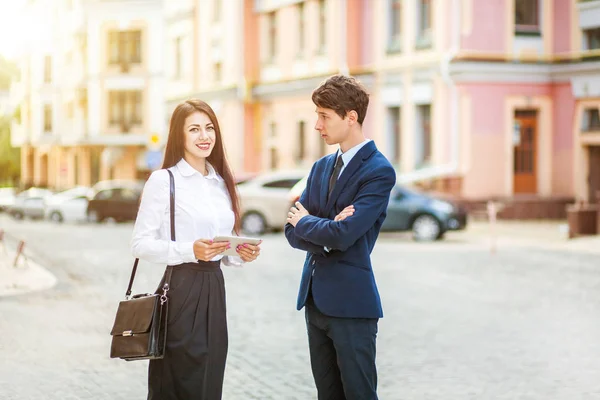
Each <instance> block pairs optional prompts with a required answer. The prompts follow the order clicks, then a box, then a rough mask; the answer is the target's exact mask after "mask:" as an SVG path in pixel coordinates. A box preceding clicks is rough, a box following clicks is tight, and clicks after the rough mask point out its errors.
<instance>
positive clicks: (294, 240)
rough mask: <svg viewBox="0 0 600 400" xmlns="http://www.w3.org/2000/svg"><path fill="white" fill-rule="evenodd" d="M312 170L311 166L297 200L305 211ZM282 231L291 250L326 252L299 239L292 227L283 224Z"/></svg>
mask: <svg viewBox="0 0 600 400" xmlns="http://www.w3.org/2000/svg"><path fill="white" fill-rule="evenodd" d="M314 169H315V167H314V166H313V168H312V169H311V171H310V174H309V175H308V179H307V180H306V189H304V191H303V192H302V195H301V196H300V200H298V201H299V202H300V203H301V204H302V205H303V206H304V207H306V208H307V209H308V205H309V204H308V199H309V191H310V187H311V183H312V176H313V172H314ZM284 230H285V237H286V238H287V241H288V243H289V244H290V246H292V247H293V248H295V249H298V250H304V251H307V252H309V253H313V254H320V255H326V252H325V249H324V248H323V246H319V245H317V244H314V243H311V242H310V241H308V240H306V239H302V238H300V237H299V236H298V235H297V234H296V230H295V228H294V226H293V225H291V224H285V228H284Z"/></svg>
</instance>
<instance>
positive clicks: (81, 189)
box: [45, 186, 90, 222]
mask: <svg viewBox="0 0 600 400" xmlns="http://www.w3.org/2000/svg"><path fill="white" fill-rule="evenodd" d="M89 193H90V188H88V187H85V186H78V187H75V188H73V189H69V190H65V191H64V192H60V193H57V194H55V195H53V196H51V197H49V198H47V199H46V207H45V217H46V218H47V219H50V220H51V221H54V222H65V221H68V222H82V221H85V220H86V219H87V207H88V194H89Z"/></svg>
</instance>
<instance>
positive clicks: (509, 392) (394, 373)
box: [0, 215, 600, 400]
mask: <svg viewBox="0 0 600 400" xmlns="http://www.w3.org/2000/svg"><path fill="white" fill-rule="evenodd" d="M0 227H1V228H4V229H5V230H6V231H7V232H8V233H9V234H11V235H13V236H16V237H19V238H24V239H26V240H27V249H28V251H29V256H30V257H31V258H33V259H34V260H36V261H37V262H38V263H39V264H40V265H43V266H45V267H46V268H47V269H48V270H50V271H51V272H52V273H53V274H54V275H55V276H56V277H57V278H58V284H57V285H56V286H54V287H53V288H52V289H49V290H46V291H43V292H36V293H31V294H28V295H21V296H11V297H0V316H1V322H0V354H1V357H0V399H2V400H4V399H19V400H21V399H36V400H37V399H49V400H58V399H61V400H66V399H110V400H114V399H127V400H130V399H143V398H145V390H146V386H145V383H146V368H147V364H146V362H132V363H127V362H123V361H120V360H111V359H109V357H108V351H109V346H110V336H109V330H110V327H111V325H112V319H113V317H114V312H115V309H116V306H117V303H118V301H119V300H121V299H122V297H123V293H124V291H125V289H126V284H127V280H128V277H129V273H130V268H131V264H132V261H133V260H132V258H131V256H130V254H129V249H128V247H129V239H130V235H131V229H132V226H131V224H118V225H106V224H103V225H87V224H85V225H54V224H51V223H49V222H31V221H24V222H17V221H12V220H10V219H8V218H7V217H6V216H4V215H0ZM466 237H467V236H461V235H460V234H455V235H448V238H447V239H448V240H446V241H443V242H438V243H433V244H431V243H429V244H416V243H413V242H411V241H410V240H408V239H407V237H406V236H405V235H384V236H383V237H382V238H381V239H380V240H379V242H378V244H377V246H376V249H375V252H374V264H375V265H376V277H377V280H378V283H379V287H380V291H381V295H382V298H383V301H384V313H385V318H383V319H382V320H381V321H380V324H379V338H378V368H379V372H380V373H379V395H380V399H382V400H401V399H402V400H403V399H436V400H437V399H439V400H454V399H456V400H462V399H483V400H489V399H494V400H495V399H498V400H501V399H502V400H504V399H523V400H526V399H527V400H529V399H543V400H547V399H564V400H574V399H598V398H600V339H599V338H600V290H599V289H600V261H599V259H598V255H597V254H591V253H589V254H586V253H578V252H572V251H571V252H566V251H555V250H552V249H542V248H533V247H532V248H528V247H527V246H510V245H508V244H506V245H504V246H502V247H500V248H499V250H498V252H497V254H495V255H491V254H490V253H489V252H488V251H487V248H486V247H487V246H486V244H485V241H481V240H479V241H477V240H474V241H473V240H470V239H465V238H466ZM507 243H508V242H507ZM263 249H264V250H263V255H262V256H261V259H260V261H258V262H256V263H254V264H250V265H248V266H246V267H244V268H224V271H225V278H226V285H227V297H228V315H229V330H230V347H229V348H230V351H229V356H228V364H227V370H226V376H225V388H224V391H225V394H224V399H225V400H238V399H240V400H246V399H261V400H265V399H275V400H281V399H286V400H287V399H298V400H309V399H315V398H316V391H315V389H314V385H313V382H312V377H311V374H310V368H309V360H308V350H307V340H306V333H305V327H304V322H303V313H301V312H297V311H296V310H295V301H296V292H297V286H298V281H299V277H300V268H301V263H302V260H303V253H301V252H299V251H295V250H292V249H290V248H289V247H288V246H287V243H286V242H285V239H284V237H283V236H282V235H281V234H273V235H268V236H265V242H264V244H263ZM162 270H163V268H162V267H161V266H156V265H151V264H146V263H142V264H141V268H140V274H139V278H138V279H137V281H136V285H135V286H136V290H135V291H137V292H140V291H150V290H153V289H154V287H155V286H156V284H157V282H158V280H159V278H160V275H161V273H162ZM1 278H2V276H1V275H0V279H1Z"/></svg>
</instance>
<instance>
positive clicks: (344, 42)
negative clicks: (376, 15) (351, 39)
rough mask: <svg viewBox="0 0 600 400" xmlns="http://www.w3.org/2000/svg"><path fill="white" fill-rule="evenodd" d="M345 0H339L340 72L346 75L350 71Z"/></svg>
mask: <svg viewBox="0 0 600 400" xmlns="http://www.w3.org/2000/svg"><path fill="white" fill-rule="evenodd" d="M346 1H347V0H340V3H339V4H340V13H339V15H341V19H342V20H341V22H340V74H342V75H348V74H349V73H350V71H349V69H348V30H347V24H348V11H347V7H346V6H347V4H346Z"/></svg>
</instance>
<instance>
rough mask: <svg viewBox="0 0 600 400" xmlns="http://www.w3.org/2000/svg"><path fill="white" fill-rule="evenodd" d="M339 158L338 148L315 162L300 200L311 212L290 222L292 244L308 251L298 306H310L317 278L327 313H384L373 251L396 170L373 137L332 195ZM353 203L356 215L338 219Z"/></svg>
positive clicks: (358, 315) (318, 297)
mask: <svg viewBox="0 0 600 400" xmlns="http://www.w3.org/2000/svg"><path fill="white" fill-rule="evenodd" d="M335 160H336V154H335V153H334V154H330V155H328V156H325V157H323V158H321V159H320V160H319V161H317V162H316V163H315V164H314V165H313V167H312V170H311V172H310V175H309V176H308V182H307V185H306V189H305V190H304V192H303V193H302V196H301V197H300V200H299V201H300V203H302V205H303V206H304V207H305V208H306V209H307V210H308V212H309V213H310V215H309V216H306V217H303V218H301V219H300V221H299V222H298V224H296V227H294V226H292V225H290V224H286V226H285V236H286V237H287V240H288V242H289V243H290V245H291V246H292V247H294V248H296V249H300V250H305V251H306V252H307V254H306V260H305V262H304V270H303V271H302V280H301V282H300V290H299V293H298V304H297V308H298V310H300V309H302V307H304V305H305V303H306V298H307V295H308V289H309V287H310V286H311V283H312V295H313V298H314V302H315V305H316V306H317V308H318V309H319V310H320V311H321V312H322V313H323V314H325V315H329V316H332V317H342V318H381V317H383V311H382V308H381V300H380V298H379V292H378V291H377V285H376V283H375V277H374V275H373V268H372V266H371V252H372V250H373V247H374V246H375V241H376V239H377V236H378V235H379V230H380V228H381V225H382V224H383V221H384V220H385V216H386V210H387V205H388V201H389V197H390V192H391V190H392V188H393V187H394V185H395V184H396V173H395V171H394V168H393V167H392V165H391V164H390V163H389V161H388V160H387V159H386V158H385V157H384V156H383V155H382V154H381V153H380V152H379V151H378V150H377V147H376V146H375V143H374V142H373V141H370V142H369V143H367V144H365V145H364V146H363V147H362V148H361V149H360V150H359V151H358V153H357V154H356V155H355V156H354V157H353V158H352V160H351V161H350V162H349V163H348V165H347V166H346V167H345V168H344V170H343V171H342V173H341V175H340V177H339V179H338V181H337V183H336V185H335V187H334V190H333V192H331V196H329V199H328V198H327V191H328V188H329V178H330V176H331V174H332V172H333V167H334V165H335ZM351 204H352V205H354V208H355V212H354V215H352V216H350V217H348V218H346V219H345V220H344V221H338V222H335V221H334V220H333V219H334V218H335V216H336V215H337V214H339V213H340V211H342V210H343V209H344V208H345V207H347V206H349V205H351ZM324 246H326V247H328V248H330V249H331V250H330V252H326V251H325V249H324Z"/></svg>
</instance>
